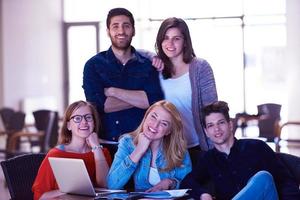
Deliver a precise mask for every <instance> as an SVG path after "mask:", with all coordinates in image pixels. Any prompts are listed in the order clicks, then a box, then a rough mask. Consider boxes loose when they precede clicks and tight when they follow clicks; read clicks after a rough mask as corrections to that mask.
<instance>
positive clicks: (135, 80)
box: [83, 47, 163, 141]
mask: <svg viewBox="0 0 300 200" xmlns="http://www.w3.org/2000/svg"><path fill="white" fill-rule="evenodd" d="M132 52H133V58H132V59H130V60H129V61H128V62H127V63H126V64H125V65H123V64H122V63H121V62H120V61H119V60H118V59H117V58H116V57H115V55H114V53H113V51H112V49H111V48H109V50H108V51H103V52H100V53H98V54H97V55H95V56H94V57H92V58H91V59H90V60H88V61H87V63H86V64H85V67H84V72H83V89H84V92H85V96H86V99H87V101H90V102H92V103H94V104H95V105H96V107H97V110H98V112H99V114H100V118H101V122H102V128H103V130H102V131H103V132H104V133H101V134H100V137H101V138H103V139H107V140H114V141H117V140H118V137H119V136H120V135H121V134H124V133H128V132H131V131H133V130H134V129H136V128H137V127H138V125H139V124H140V122H141V121H142V118H143V117H144V114H145V111H146V110H145V109H140V108H137V107H134V108H130V109H126V110H121V111H117V112H112V113H104V103H105V100H106V96H105V95H104V88H109V87H116V88H121V89H126V90H143V91H145V92H146V95H147V97H148V101H149V104H150V105H151V104H153V103H154V102H156V101H158V100H161V99H163V92H162V90H161V87H160V83H159V78H158V72H157V71H156V69H155V68H154V67H153V66H152V64H151V62H150V60H148V59H147V58H145V57H143V56H141V55H140V54H139V53H138V52H136V50H135V49H134V48H133V47H132Z"/></svg>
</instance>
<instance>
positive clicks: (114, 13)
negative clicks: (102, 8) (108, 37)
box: [106, 8, 134, 28]
mask: <svg viewBox="0 0 300 200" xmlns="http://www.w3.org/2000/svg"><path fill="white" fill-rule="evenodd" d="M119 15H125V16H127V17H128V18H129V20H130V23H131V24H132V27H133V28H134V19H133V15H132V13H131V12H130V11H129V10H127V9H125V8H113V9H111V10H110V11H109V12H108V14H107V18H106V27H107V28H109V25H110V21H111V18H113V17H115V16H119Z"/></svg>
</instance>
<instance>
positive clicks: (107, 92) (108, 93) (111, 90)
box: [104, 87, 117, 97]
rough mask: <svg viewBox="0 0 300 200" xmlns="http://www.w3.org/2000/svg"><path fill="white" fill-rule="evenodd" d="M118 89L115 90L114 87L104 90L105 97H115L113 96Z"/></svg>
mask: <svg viewBox="0 0 300 200" xmlns="http://www.w3.org/2000/svg"><path fill="white" fill-rule="evenodd" d="M116 89H117V88H114V87H109V88H104V94H105V96H107V97H113V96H115V93H116Z"/></svg>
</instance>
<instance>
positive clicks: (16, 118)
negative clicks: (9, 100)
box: [0, 109, 25, 158]
mask: <svg viewBox="0 0 300 200" xmlns="http://www.w3.org/2000/svg"><path fill="white" fill-rule="evenodd" d="M2 111H3V110H2ZM11 111H12V112H11ZM1 117H2V120H3V122H4V126H5V131H3V132H2V133H1V134H2V135H4V136H6V141H5V146H4V148H3V149H0V152H1V153H4V154H5V157H6V158H9V157H11V154H10V153H9V149H10V147H9V145H10V143H11V142H12V140H14V144H15V147H16V148H18V147H19V144H20V138H16V139H14V135H15V134H16V133H18V132H20V131H22V130H23V128H24V125H25V113H23V112H22V111H18V112H15V111H13V110H9V109H6V110H5V111H4V112H2V113H1Z"/></svg>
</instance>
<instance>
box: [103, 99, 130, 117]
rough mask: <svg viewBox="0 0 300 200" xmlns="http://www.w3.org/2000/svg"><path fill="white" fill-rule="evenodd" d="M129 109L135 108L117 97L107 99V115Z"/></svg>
mask: <svg viewBox="0 0 300 200" xmlns="http://www.w3.org/2000/svg"><path fill="white" fill-rule="evenodd" d="M129 108H133V106H132V105H130V104H129V103H126V102H124V101H122V100H120V99H117V98H115V97H107V98H106V101H105V103H104V112H105V113H111V112H117V111H121V110H124V109H129Z"/></svg>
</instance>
